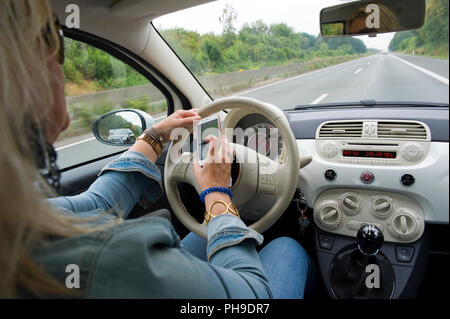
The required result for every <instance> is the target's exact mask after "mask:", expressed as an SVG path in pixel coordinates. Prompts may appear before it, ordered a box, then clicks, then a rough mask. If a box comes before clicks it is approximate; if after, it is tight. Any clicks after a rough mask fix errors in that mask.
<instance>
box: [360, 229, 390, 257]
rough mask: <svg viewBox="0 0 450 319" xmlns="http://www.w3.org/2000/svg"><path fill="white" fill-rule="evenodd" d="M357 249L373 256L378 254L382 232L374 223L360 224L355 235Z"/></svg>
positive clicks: (381, 241)
mask: <svg viewBox="0 0 450 319" xmlns="http://www.w3.org/2000/svg"><path fill="white" fill-rule="evenodd" d="M356 240H357V241H358V249H359V251H361V252H362V253H363V254H364V255H368V256H373V255H376V254H378V252H379V251H380V248H381V245H382V244H383V242H384V236H383V232H382V231H381V230H380V229H379V228H378V227H376V226H374V225H364V226H362V227H361V228H360V229H359V231H358V234H357V235H356Z"/></svg>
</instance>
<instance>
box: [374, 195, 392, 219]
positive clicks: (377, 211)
mask: <svg viewBox="0 0 450 319" xmlns="http://www.w3.org/2000/svg"><path fill="white" fill-rule="evenodd" d="M371 202H372V203H371V204H372V205H371V209H372V212H373V214H374V215H375V216H376V217H380V218H386V217H388V216H390V215H391V214H392V212H393V211H394V201H393V200H392V198H390V197H389V196H385V195H380V196H375V197H372V200H371Z"/></svg>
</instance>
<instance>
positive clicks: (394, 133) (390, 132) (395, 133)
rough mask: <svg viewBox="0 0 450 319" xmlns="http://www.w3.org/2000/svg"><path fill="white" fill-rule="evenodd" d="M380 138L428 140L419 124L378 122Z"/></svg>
mask: <svg viewBox="0 0 450 319" xmlns="http://www.w3.org/2000/svg"><path fill="white" fill-rule="evenodd" d="M378 138H398V139H408V140H427V139H428V134H427V130H426V128H425V127H424V126H423V125H422V124H420V123H417V122H378Z"/></svg>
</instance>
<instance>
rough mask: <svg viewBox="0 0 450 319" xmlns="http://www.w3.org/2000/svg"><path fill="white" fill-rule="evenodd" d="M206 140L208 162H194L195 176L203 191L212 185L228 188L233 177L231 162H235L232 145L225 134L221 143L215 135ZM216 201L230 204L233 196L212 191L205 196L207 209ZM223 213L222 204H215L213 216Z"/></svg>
mask: <svg viewBox="0 0 450 319" xmlns="http://www.w3.org/2000/svg"><path fill="white" fill-rule="evenodd" d="M206 141H207V142H208V143H209V152H208V156H207V158H206V163H205V165H203V166H200V164H199V163H194V177H195V179H196V181H197V183H198V185H199V186H200V188H201V190H202V191H203V190H205V189H208V188H211V187H226V188H228V187H229V186H230V179H231V163H232V162H233V151H232V149H231V145H230V143H229V142H228V139H227V138H226V137H225V136H223V137H222V139H221V141H220V142H221V143H219V140H218V139H217V137H214V136H210V137H208V138H207V139H206ZM216 201H223V202H225V203H226V204H228V203H231V198H230V196H228V195H227V194H224V193H210V194H208V195H207V196H205V206H206V209H209V208H210V207H211V205H212V204H213V203H214V202H216ZM223 213H224V209H223V207H222V205H215V206H214V207H213V210H212V211H211V214H212V215H213V216H218V215H221V214H223Z"/></svg>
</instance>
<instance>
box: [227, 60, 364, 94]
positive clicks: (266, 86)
mask: <svg viewBox="0 0 450 319" xmlns="http://www.w3.org/2000/svg"><path fill="white" fill-rule="evenodd" d="M364 58H365V57H362V58H358V59H356V60H350V61H347V62H343V63H339V64H334V65H331V66H327V67H325V68H322V69H318V70H314V71H311V72H308V73H303V74H299V75H296V76H294V77H292V78H289V79H285V80H281V81H278V82H274V83H270V84H267V85H263V86H260V87H257V88H254V89H249V90H246V91H243V92H237V94H234V93H233V94H231V95H230V96H234V95H236V96H241V95H245V94H249V93H252V92H255V91H259V90H263V89H266V88H268V87H271V86H274V85H278V84H281V83H284V82H288V81H292V80H296V79H299V78H303V77H305V76H310V75H313V74H315V73H320V72H323V71H329V70H332V69H335V68H339V67H341V66H344V65H346V64H351V63H352V62H355V61H358V60H359V59H364Z"/></svg>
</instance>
